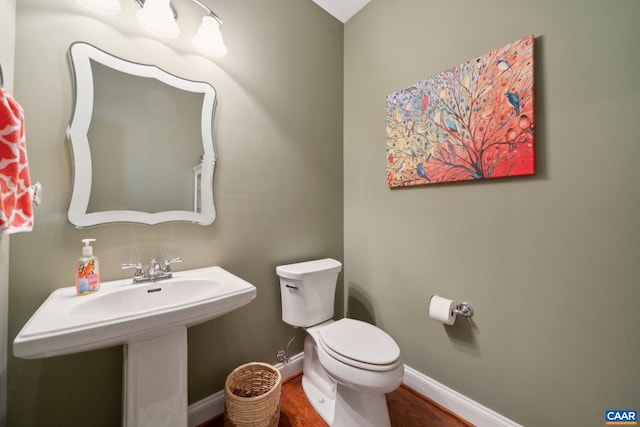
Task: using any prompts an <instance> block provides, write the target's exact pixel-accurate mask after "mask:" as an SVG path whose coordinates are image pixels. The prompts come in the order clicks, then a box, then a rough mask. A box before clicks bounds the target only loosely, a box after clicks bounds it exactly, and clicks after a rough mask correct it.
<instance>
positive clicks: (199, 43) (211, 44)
mask: <svg viewBox="0 0 640 427" xmlns="http://www.w3.org/2000/svg"><path fill="white" fill-rule="evenodd" d="M192 42H193V45H194V46H195V47H196V49H198V50H199V51H200V52H202V53H204V54H205V55H209V56H212V57H214V58H220V57H222V56H225V55H226V54H227V47H226V46H225V45H224V41H223V40H222V33H221V32H220V23H219V22H218V21H217V20H216V19H215V18H214V17H213V16H211V15H207V16H205V17H203V18H202V24H201V25H200V27H199V28H198V33H197V34H196V35H195V36H194V37H193V40H192Z"/></svg>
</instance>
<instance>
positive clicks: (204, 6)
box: [191, 0, 222, 25]
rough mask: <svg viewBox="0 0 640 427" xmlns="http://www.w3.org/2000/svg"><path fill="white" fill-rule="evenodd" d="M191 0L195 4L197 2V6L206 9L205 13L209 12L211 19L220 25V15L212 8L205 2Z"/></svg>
mask: <svg viewBox="0 0 640 427" xmlns="http://www.w3.org/2000/svg"><path fill="white" fill-rule="evenodd" d="M191 1H193V2H194V3H195V4H197V5H198V6H200V7H201V8H203V9H204V10H206V11H207V13H208V14H209V16H211V17H212V18H213V19H215V20H216V21H218V23H219V24H220V25H222V19H220V17H219V16H218V15H216V14H215V12H214V11H213V10H211V9H210V8H209V7H208V6H207V5H206V4H204V3H202V2H201V1H200V0H191Z"/></svg>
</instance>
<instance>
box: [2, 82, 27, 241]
mask: <svg viewBox="0 0 640 427" xmlns="http://www.w3.org/2000/svg"><path fill="white" fill-rule="evenodd" d="M31 201H32V196H31V179H30V178H29V164H28V162H27V146H26V143H25V139H24V114H23V112H22V107H21V106H20V104H18V103H17V102H16V100H15V99H13V97H12V96H11V95H9V94H8V93H7V92H6V91H5V90H4V89H2V88H0V234H11V233H17V232H20V231H31V230H32V229H33V205H32V203H31Z"/></svg>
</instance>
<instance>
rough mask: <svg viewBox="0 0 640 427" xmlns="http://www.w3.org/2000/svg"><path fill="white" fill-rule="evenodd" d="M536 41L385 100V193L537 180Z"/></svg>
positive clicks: (493, 54) (520, 43) (498, 51)
mask: <svg viewBox="0 0 640 427" xmlns="http://www.w3.org/2000/svg"><path fill="white" fill-rule="evenodd" d="M533 45H534V38H533V35H530V36H527V37H524V38H523V39H521V40H518V41H516V42H514V43H511V44H508V45H506V46H504V47H501V48H499V49H496V50H494V51H492V52H489V53H487V54H486V55H483V56H480V57H478V58H476V59H473V60H470V61H467V62H465V63H464V64H461V65H458V66H457V67H454V68H451V69H449V70H447V71H444V72H442V73H440V74H437V75H435V76H433V77H429V78H427V79H426V80H422V81H421V82H418V83H416V84H413V85H411V86H409V87H407V88H404V89H402V90H399V91H397V92H394V93H391V94H389V95H387V100H386V122H387V123H386V124H387V133H386V144H387V150H386V151H387V152H386V155H387V186H388V187H390V188H392V187H402V186H413V185H424V184H434V183H444V182H452V181H467V180H479V179H488V178H500V177H508V176H521V175H532V174H534V173H535V162H534V160H535V159H534V157H535V156H534V153H535V144H534V123H535V121H534V114H533V113H534V96H533V94H534V92H533Z"/></svg>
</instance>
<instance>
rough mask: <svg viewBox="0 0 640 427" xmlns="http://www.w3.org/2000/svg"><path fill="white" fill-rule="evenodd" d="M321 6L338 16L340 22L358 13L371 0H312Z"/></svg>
mask: <svg viewBox="0 0 640 427" xmlns="http://www.w3.org/2000/svg"><path fill="white" fill-rule="evenodd" d="M313 1H314V2H315V3H316V4H318V5H319V6H320V7H321V8H323V9H324V10H326V11H327V12H329V13H330V14H332V15H333V16H335V17H336V18H338V19H339V20H340V21H342V22H347V21H348V20H349V18H351V17H352V16H353V15H355V14H356V13H358V11H359V10H360V9H362V8H363V7H365V6H366V5H367V3H369V1H371V0H313Z"/></svg>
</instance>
